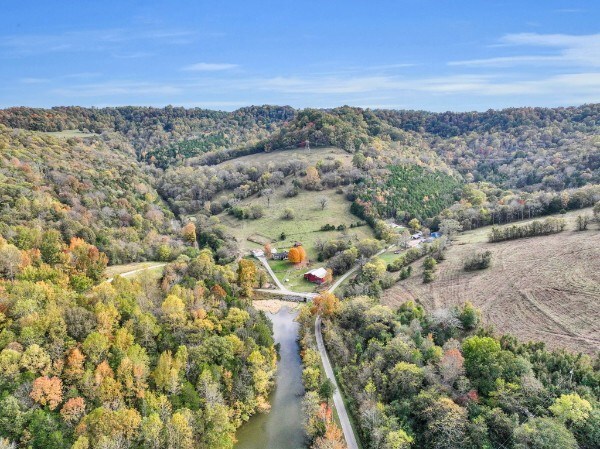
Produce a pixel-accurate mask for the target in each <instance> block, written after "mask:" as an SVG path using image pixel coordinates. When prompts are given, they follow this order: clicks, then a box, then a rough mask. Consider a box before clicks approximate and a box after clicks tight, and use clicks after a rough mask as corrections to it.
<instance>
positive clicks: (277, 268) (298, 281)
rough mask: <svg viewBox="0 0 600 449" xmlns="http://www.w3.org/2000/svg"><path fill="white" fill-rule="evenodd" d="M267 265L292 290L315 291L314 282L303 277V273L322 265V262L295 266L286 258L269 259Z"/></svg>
mask: <svg viewBox="0 0 600 449" xmlns="http://www.w3.org/2000/svg"><path fill="white" fill-rule="evenodd" d="M269 265H270V266H271V268H272V269H273V272H274V273H275V275H276V276H277V278H278V279H279V280H280V281H281V283H282V284H283V285H285V286H286V287H287V288H288V289H290V290H292V291H294V292H313V291H315V288H316V284H313V283H312V282H308V281H307V280H306V279H304V273H306V272H307V271H308V270H310V269H312V268H316V267H317V266H322V264H321V265H319V263H313V264H309V265H308V266H301V267H296V266H294V264H292V263H290V262H288V261H287V260H270V261H269Z"/></svg>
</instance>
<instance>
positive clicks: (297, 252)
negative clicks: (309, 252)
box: [288, 246, 306, 263]
mask: <svg viewBox="0 0 600 449" xmlns="http://www.w3.org/2000/svg"><path fill="white" fill-rule="evenodd" d="M288 260H289V261H290V262H292V263H302V262H304V261H305V260H306V251H305V250H304V248H303V247H302V246H295V247H294V248H290V251H289V252H288Z"/></svg>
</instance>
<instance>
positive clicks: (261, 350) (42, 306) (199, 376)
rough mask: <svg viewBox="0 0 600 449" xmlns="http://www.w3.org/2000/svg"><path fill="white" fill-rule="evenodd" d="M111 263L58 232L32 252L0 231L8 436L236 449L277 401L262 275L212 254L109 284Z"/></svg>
mask: <svg viewBox="0 0 600 449" xmlns="http://www.w3.org/2000/svg"><path fill="white" fill-rule="evenodd" d="M107 260H108V259H107V257H106V256H105V255H104V254H103V253H101V252H99V251H98V249H97V248H96V247H94V246H92V245H90V244H88V243H85V242H84V241H83V240H82V239H79V238H77V237H74V238H72V239H71V241H70V243H69V244H68V245H64V244H62V243H61V239H60V235H59V234H58V233H57V231H54V232H53V231H47V232H46V233H44V235H43V238H42V239H41V241H39V242H37V243H35V244H33V246H32V247H30V248H27V249H22V250H20V249H19V248H17V247H16V246H15V245H13V244H11V243H8V242H6V241H5V240H4V239H1V238H0V436H1V437H2V438H0V443H1V444H5V443H7V441H6V440H4V438H8V439H9V441H12V442H14V443H15V444H17V445H18V446H19V447H28V448H32V449H64V448H70V447H73V448H76V449H106V448H114V447H147V448H150V447H154V448H159V447H160V448H173V449H176V448H177V449H179V448H188V449H191V448H206V449H217V448H223V449H228V448H231V447H232V445H233V442H234V432H235V429H236V428H237V427H238V426H239V425H241V423H242V422H243V421H245V420H247V419H248V417H249V416H250V415H252V414H253V413H255V412H256V411H266V410H268V409H269V403H268V399H267V397H268V393H269V391H270V388H271V385H272V376H273V374H274V370H275V359H276V353H275V348H274V346H273V339H272V337H271V333H272V332H271V329H270V322H269V321H268V320H267V319H266V317H265V316H264V314H262V313H258V312H257V311H256V310H255V309H254V308H252V307H251V306H250V303H249V301H248V299H247V295H248V292H249V290H248V288H249V287H250V292H251V287H252V285H253V276H254V275H255V272H254V271H250V272H248V271H247V270H246V271H245V270H243V269H242V270H239V272H238V274H237V275H236V273H235V272H234V271H232V269H231V268H230V267H223V266H220V265H216V264H215V262H214V260H213V257H212V254H211V252H210V251H208V250H204V251H202V252H196V256H195V257H193V258H189V257H183V258H181V259H179V260H178V261H177V262H176V263H173V264H170V265H169V266H167V268H166V270H165V275H164V277H163V278H162V279H161V282H160V284H159V283H157V282H156V279H154V278H152V277H147V276H146V277H142V278H141V279H139V280H136V281H129V280H126V279H124V278H119V277H117V278H116V279H115V280H114V281H113V282H112V283H110V284H109V283H107V282H102V278H103V270H104V268H105V267H106V263H107ZM7 444H8V443H7ZM3 447H6V446H3ZM8 447H14V446H10V445H9V446H8Z"/></svg>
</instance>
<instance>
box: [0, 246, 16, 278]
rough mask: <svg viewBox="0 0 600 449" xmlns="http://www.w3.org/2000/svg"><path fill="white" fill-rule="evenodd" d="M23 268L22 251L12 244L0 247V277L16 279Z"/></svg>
mask: <svg viewBox="0 0 600 449" xmlns="http://www.w3.org/2000/svg"><path fill="white" fill-rule="evenodd" d="M20 266H21V251H19V249H18V248H17V247H16V246H14V245H11V244H8V243H5V244H4V245H0V276H2V277H5V278H7V279H14V277H15V276H16V275H17V273H18V272H19V268H20Z"/></svg>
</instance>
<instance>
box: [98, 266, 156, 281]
mask: <svg viewBox="0 0 600 449" xmlns="http://www.w3.org/2000/svg"><path fill="white" fill-rule="evenodd" d="M165 265H166V263H158V264H156V265H150V266H148V267H144V268H138V269H137V270H131V271H126V272H125V273H121V274H119V276H121V277H124V278H128V277H130V276H133V275H134V274H136V273H139V272H140V271H146V270H152V269H153V268H159V267H164V266H165ZM114 280H115V278H114V277H112V278H108V279H107V280H106V281H105V282H108V283H111V282H112V281H114Z"/></svg>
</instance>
